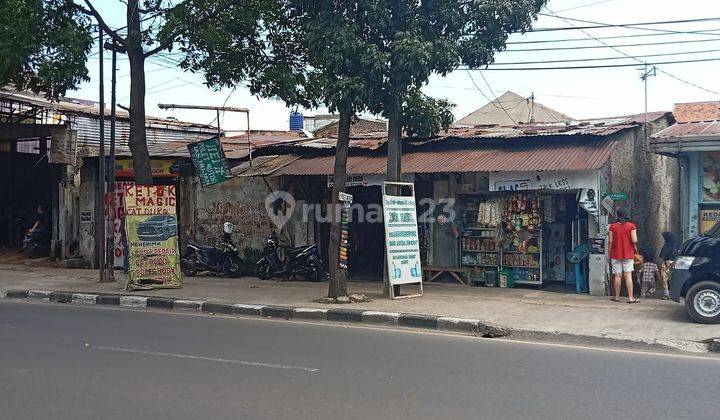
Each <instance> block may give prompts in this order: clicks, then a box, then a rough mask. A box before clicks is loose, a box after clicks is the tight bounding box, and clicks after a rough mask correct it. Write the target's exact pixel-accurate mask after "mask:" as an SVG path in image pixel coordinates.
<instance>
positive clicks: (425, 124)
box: [400, 90, 455, 138]
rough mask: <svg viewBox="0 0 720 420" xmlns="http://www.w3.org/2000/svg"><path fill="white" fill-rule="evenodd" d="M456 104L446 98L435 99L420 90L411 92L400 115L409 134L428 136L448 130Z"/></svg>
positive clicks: (411, 135)
mask: <svg viewBox="0 0 720 420" xmlns="http://www.w3.org/2000/svg"><path fill="white" fill-rule="evenodd" d="M454 107H455V104H453V103H450V102H448V101H447V100H444V99H433V98H431V97H429V96H427V95H425V94H423V93H422V92H420V91H419V90H414V91H412V92H410V94H409V95H408V97H407V100H406V102H405V104H404V106H403V109H404V111H403V114H402V116H401V117H400V121H401V122H402V125H403V127H405V132H406V133H407V135H408V136H410V137H413V136H417V137H421V138H427V137H432V136H434V135H436V134H437V133H439V132H440V130H441V129H442V130H445V131H447V130H448V128H449V127H450V124H452V122H453V120H454V116H453V113H452V109H453V108H454Z"/></svg>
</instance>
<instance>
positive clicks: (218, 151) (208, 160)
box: [188, 137, 232, 188]
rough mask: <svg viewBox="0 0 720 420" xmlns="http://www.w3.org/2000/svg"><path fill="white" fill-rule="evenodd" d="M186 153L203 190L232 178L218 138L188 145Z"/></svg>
mask: <svg viewBox="0 0 720 420" xmlns="http://www.w3.org/2000/svg"><path fill="white" fill-rule="evenodd" d="M188 151H189V152H190V157H191V158H192V162H193V165H194V166H195V171H196V172H197V174H198V176H199V177H200V183H201V184H202V186H203V188H205V187H208V186H210V185H215V184H219V183H221V182H225V181H227V180H228V179H230V178H232V175H231V173H230V166H229V165H228V161H227V158H225V152H223V149H222V145H221V144H220V139H219V138H217V137H213V138H211V139H207V140H203V141H198V142H195V143H190V144H188Z"/></svg>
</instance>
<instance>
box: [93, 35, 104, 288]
mask: <svg viewBox="0 0 720 420" xmlns="http://www.w3.org/2000/svg"><path fill="white" fill-rule="evenodd" d="M98 32H99V36H98V48H99V49H100V51H99V59H100V60H99V61H100V64H99V65H100V68H99V78H100V92H99V94H100V113H99V122H100V148H99V150H98V173H97V194H96V198H95V200H96V206H97V207H96V215H97V217H96V218H95V244H96V253H97V261H98V269H99V270H100V272H99V276H100V279H99V281H100V282H101V283H102V282H105V281H106V279H105V263H106V261H105V260H106V258H105V257H106V255H105V73H104V67H105V57H104V54H103V53H104V50H105V46H104V45H103V44H104V37H105V34H104V33H103V30H102V28H101V27H100V26H99V25H98Z"/></svg>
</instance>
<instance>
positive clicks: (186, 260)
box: [180, 223, 243, 277]
mask: <svg viewBox="0 0 720 420" xmlns="http://www.w3.org/2000/svg"><path fill="white" fill-rule="evenodd" d="M233 230H234V226H233V225H232V223H225V224H224V225H223V231H224V233H223V237H222V241H221V242H220V245H219V246H206V245H200V244H197V243H194V242H192V241H188V245H187V247H186V248H185V252H183V254H182V256H181V257H180V268H181V269H182V272H183V274H184V275H186V276H191V277H192V276H195V275H197V273H199V272H207V273H211V274H220V275H224V276H227V277H240V275H242V267H243V264H242V258H240V253H239V251H238V249H237V247H236V246H235V244H234V243H233V241H232V232H233Z"/></svg>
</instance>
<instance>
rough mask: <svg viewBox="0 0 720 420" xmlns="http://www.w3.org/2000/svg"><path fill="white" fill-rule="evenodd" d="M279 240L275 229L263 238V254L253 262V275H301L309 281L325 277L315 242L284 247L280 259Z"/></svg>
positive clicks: (262, 276)
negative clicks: (282, 257) (258, 259)
mask: <svg viewBox="0 0 720 420" xmlns="http://www.w3.org/2000/svg"><path fill="white" fill-rule="evenodd" d="M279 247H280V240H279V239H278V236H277V234H276V233H275V231H272V232H271V233H270V235H268V237H267V238H265V247H264V249H263V256H262V258H261V259H260V261H258V262H257V263H256V264H255V276H256V277H258V278H259V279H261V280H269V279H271V278H273V277H282V278H291V277H292V278H295V277H297V276H301V277H303V278H304V279H305V280H309V281H322V280H324V279H325V278H326V277H327V272H326V271H325V268H324V264H323V262H322V258H321V257H320V252H319V250H318V246H317V244H312V245H305V246H301V247H297V248H290V247H285V248H284V249H283V250H284V251H285V258H284V259H283V260H281V259H280V257H279V255H278V249H279Z"/></svg>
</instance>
